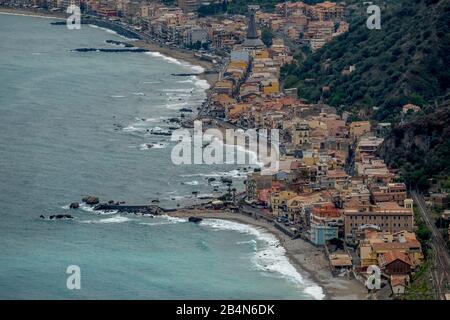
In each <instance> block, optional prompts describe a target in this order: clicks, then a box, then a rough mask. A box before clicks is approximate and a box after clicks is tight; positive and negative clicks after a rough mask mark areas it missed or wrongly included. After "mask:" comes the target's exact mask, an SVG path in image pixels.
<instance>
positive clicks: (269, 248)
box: [200, 219, 324, 300]
mask: <svg viewBox="0 0 450 320" xmlns="http://www.w3.org/2000/svg"><path fill="white" fill-rule="evenodd" d="M200 224H201V225H203V226H207V227H210V228H213V229H216V230H231V231H237V232H240V233H244V234H250V235H252V236H254V237H256V239H257V240H259V241H261V242H263V243H264V244H263V247H262V248H258V247H256V248H257V251H256V253H255V255H254V256H253V258H252V260H253V263H254V264H255V266H256V268H257V269H258V270H261V271H262V272H264V273H268V274H270V275H277V276H281V277H283V278H286V279H289V280H290V281H293V282H294V283H296V284H297V285H299V286H301V287H302V289H303V290H304V292H306V293H307V294H309V295H311V296H312V297H313V298H314V299H317V300H320V299H323V298H324V294H323V291H322V289H321V288H320V287H319V286H316V285H311V283H310V282H309V281H307V280H306V279H304V278H303V277H302V275H301V274H300V273H298V271H297V270H296V269H295V267H294V266H293V265H292V264H291V263H290V262H289V260H288V258H287V257H286V250H285V249H284V248H283V246H281V245H280V243H279V241H278V239H277V238H276V237H275V236H274V235H273V234H271V233H269V232H266V231H264V230H263V229H260V228H257V227H253V226H249V225H246V224H242V223H238V222H234V221H227V220H220V219H204V220H203V221H202V222H201V223H200Z"/></svg>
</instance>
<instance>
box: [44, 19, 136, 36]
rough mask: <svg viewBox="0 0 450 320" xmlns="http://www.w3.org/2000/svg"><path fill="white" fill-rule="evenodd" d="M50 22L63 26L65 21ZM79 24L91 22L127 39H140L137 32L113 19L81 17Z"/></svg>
mask: <svg viewBox="0 0 450 320" xmlns="http://www.w3.org/2000/svg"><path fill="white" fill-rule="evenodd" d="M51 24H52V25H55V26H62V25H64V26H65V25H66V21H55V22H51ZM81 24H82V25H89V24H92V25H95V26H97V27H100V28H105V29H110V30H112V31H115V32H117V34H118V35H121V36H123V37H126V38H129V39H136V40H140V39H141V36H140V35H139V34H138V33H137V32H134V31H132V30H129V29H128V28H125V27H124V26H122V25H120V24H118V23H116V22H113V21H107V20H100V19H95V18H83V17H82V18H81Z"/></svg>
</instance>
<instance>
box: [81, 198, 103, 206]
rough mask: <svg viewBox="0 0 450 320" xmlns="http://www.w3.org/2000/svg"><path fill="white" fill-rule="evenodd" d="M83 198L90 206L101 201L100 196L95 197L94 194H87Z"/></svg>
mask: <svg viewBox="0 0 450 320" xmlns="http://www.w3.org/2000/svg"><path fill="white" fill-rule="evenodd" d="M81 200H82V201H83V202H84V203H86V204H88V205H90V206H93V205H96V204H98V203H99V202H100V201H99V199H98V197H94V196H86V197H84V198H83V199H81Z"/></svg>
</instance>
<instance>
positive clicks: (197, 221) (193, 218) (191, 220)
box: [188, 217, 203, 223]
mask: <svg viewBox="0 0 450 320" xmlns="http://www.w3.org/2000/svg"><path fill="white" fill-rule="evenodd" d="M188 220H189V222H194V223H199V222H201V221H202V220H203V219H202V218H199V217H189V219H188Z"/></svg>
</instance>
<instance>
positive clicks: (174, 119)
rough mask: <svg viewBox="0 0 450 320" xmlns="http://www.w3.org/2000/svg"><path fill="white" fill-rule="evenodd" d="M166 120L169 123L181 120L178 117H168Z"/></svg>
mask: <svg viewBox="0 0 450 320" xmlns="http://www.w3.org/2000/svg"><path fill="white" fill-rule="evenodd" d="M167 121H168V122H170V123H180V122H181V120H180V119H178V118H169V119H167Z"/></svg>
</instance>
